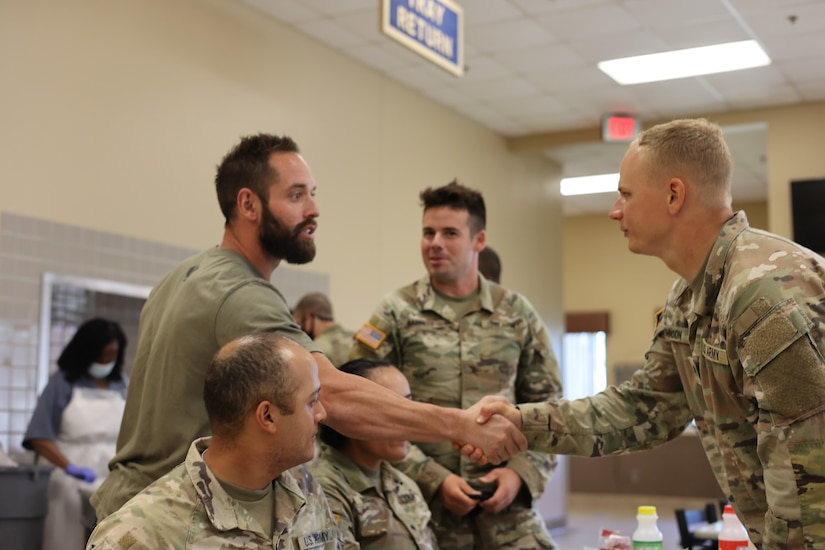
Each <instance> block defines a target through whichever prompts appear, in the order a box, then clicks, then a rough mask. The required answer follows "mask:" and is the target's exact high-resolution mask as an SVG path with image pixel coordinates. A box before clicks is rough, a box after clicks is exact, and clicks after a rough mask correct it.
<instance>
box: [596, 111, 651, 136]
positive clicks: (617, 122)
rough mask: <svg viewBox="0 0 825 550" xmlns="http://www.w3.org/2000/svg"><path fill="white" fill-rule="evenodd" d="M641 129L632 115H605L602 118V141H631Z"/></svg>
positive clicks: (638, 121) (640, 125)
mask: <svg viewBox="0 0 825 550" xmlns="http://www.w3.org/2000/svg"><path fill="white" fill-rule="evenodd" d="M641 130H642V123H641V121H640V120H639V119H638V118H637V117H635V116H633V115H606V116H604V117H603V118H602V141H633V140H634V139H636V136H638V135H639V132H640V131H641Z"/></svg>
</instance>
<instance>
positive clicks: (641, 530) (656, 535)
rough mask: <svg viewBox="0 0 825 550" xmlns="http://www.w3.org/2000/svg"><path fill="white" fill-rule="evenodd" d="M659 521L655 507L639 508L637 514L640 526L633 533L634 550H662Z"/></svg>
mask: <svg viewBox="0 0 825 550" xmlns="http://www.w3.org/2000/svg"><path fill="white" fill-rule="evenodd" d="M658 519H659V516H658V515H657V514H656V507H655V506H639V510H638V511H637V512H636V521H637V522H638V525H637V527H636V530H635V531H633V550H642V549H644V550H648V549H650V550H653V549H655V550H662V532H661V531H659V526H658V525H656V520H658Z"/></svg>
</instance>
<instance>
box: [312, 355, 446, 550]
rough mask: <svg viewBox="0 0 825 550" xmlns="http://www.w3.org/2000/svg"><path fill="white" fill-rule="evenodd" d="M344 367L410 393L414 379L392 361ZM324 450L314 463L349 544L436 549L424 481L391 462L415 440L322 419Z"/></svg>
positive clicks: (380, 549) (371, 548) (368, 548)
mask: <svg viewBox="0 0 825 550" xmlns="http://www.w3.org/2000/svg"><path fill="white" fill-rule="evenodd" d="M340 370H341V371H343V372H346V373H349V374H355V375H357V376H362V377H364V378H367V379H369V380H372V381H373V382H375V383H377V384H380V385H381V386H384V387H385V388H389V389H391V390H393V391H395V392H396V393H398V394H400V395H403V396H404V397H407V398H409V397H410V385H409V383H407V379H406V378H405V377H404V374H403V373H402V372H401V371H400V370H398V369H397V368H396V367H395V366H394V365H392V363H388V362H387V361H384V360H381V359H356V360H354V361H349V362H348V363H344V364H343V365H341V369H340ZM320 436H321V442H322V444H323V445H322V446H321V453H320V455H319V457H318V459H317V460H316V461H315V462H314V463H313V464H312V465H311V466H310V472H312V475H313V477H315V479H316V480H317V481H318V483H320V484H321V487H323V489H324V494H325V495H326V496H327V500H328V501H329V506H330V508H331V509H332V513H333V514H334V515H335V519H336V521H337V523H338V529H340V530H341V533H342V534H343V538H344V550H355V549H359V548H360V549H363V550H385V549H386V550H432V549H436V548H438V547H437V545H436V541H435V536H434V535H433V532H432V530H431V529H430V525H429V522H430V517H431V516H430V509H429V507H428V505H427V502H426V501H425V500H424V497H423V495H422V494H421V491H420V490H419V488H418V485H416V484H415V482H414V481H413V480H412V479H410V478H409V477H407V476H406V475H404V474H403V473H402V472H401V471H400V470H397V469H396V468H394V467H393V466H392V465H391V464H390V462H395V461H398V460H401V459H402V458H404V457H405V456H407V451H408V450H409V442H407V441H403V440H400V441H397V440H370V441H364V440H359V439H350V438H348V437H346V436H344V435H342V434H340V433H338V432H336V431H335V430H333V429H332V428H330V427H329V426H326V425H324V424H321V431H320Z"/></svg>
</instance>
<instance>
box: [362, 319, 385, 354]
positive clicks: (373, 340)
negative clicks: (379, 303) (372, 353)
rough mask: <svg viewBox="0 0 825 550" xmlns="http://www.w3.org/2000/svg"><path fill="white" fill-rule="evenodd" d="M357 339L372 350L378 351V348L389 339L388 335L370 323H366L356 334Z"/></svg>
mask: <svg viewBox="0 0 825 550" xmlns="http://www.w3.org/2000/svg"><path fill="white" fill-rule="evenodd" d="M355 339H356V340H358V341H359V342H361V343H362V344H364V345H365V346H367V347H369V348H371V349H378V346H380V345H381V343H382V342H383V341H384V340H386V339H387V335H386V334H384V333H383V332H381V331H380V330H378V329H377V328H375V327H374V326H372V325H371V324H369V323H364V326H363V327H361V330H359V331H358V332H357V333H356V334H355Z"/></svg>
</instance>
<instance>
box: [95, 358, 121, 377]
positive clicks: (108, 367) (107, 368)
mask: <svg viewBox="0 0 825 550" xmlns="http://www.w3.org/2000/svg"><path fill="white" fill-rule="evenodd" d="M113 368H115V361H112V362H111V363H106V364H101V363H92V366H91V367H89V376H91V377H92V378H106V377H107V376H109V374H111V373H112V369H113Z"/></svg>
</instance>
